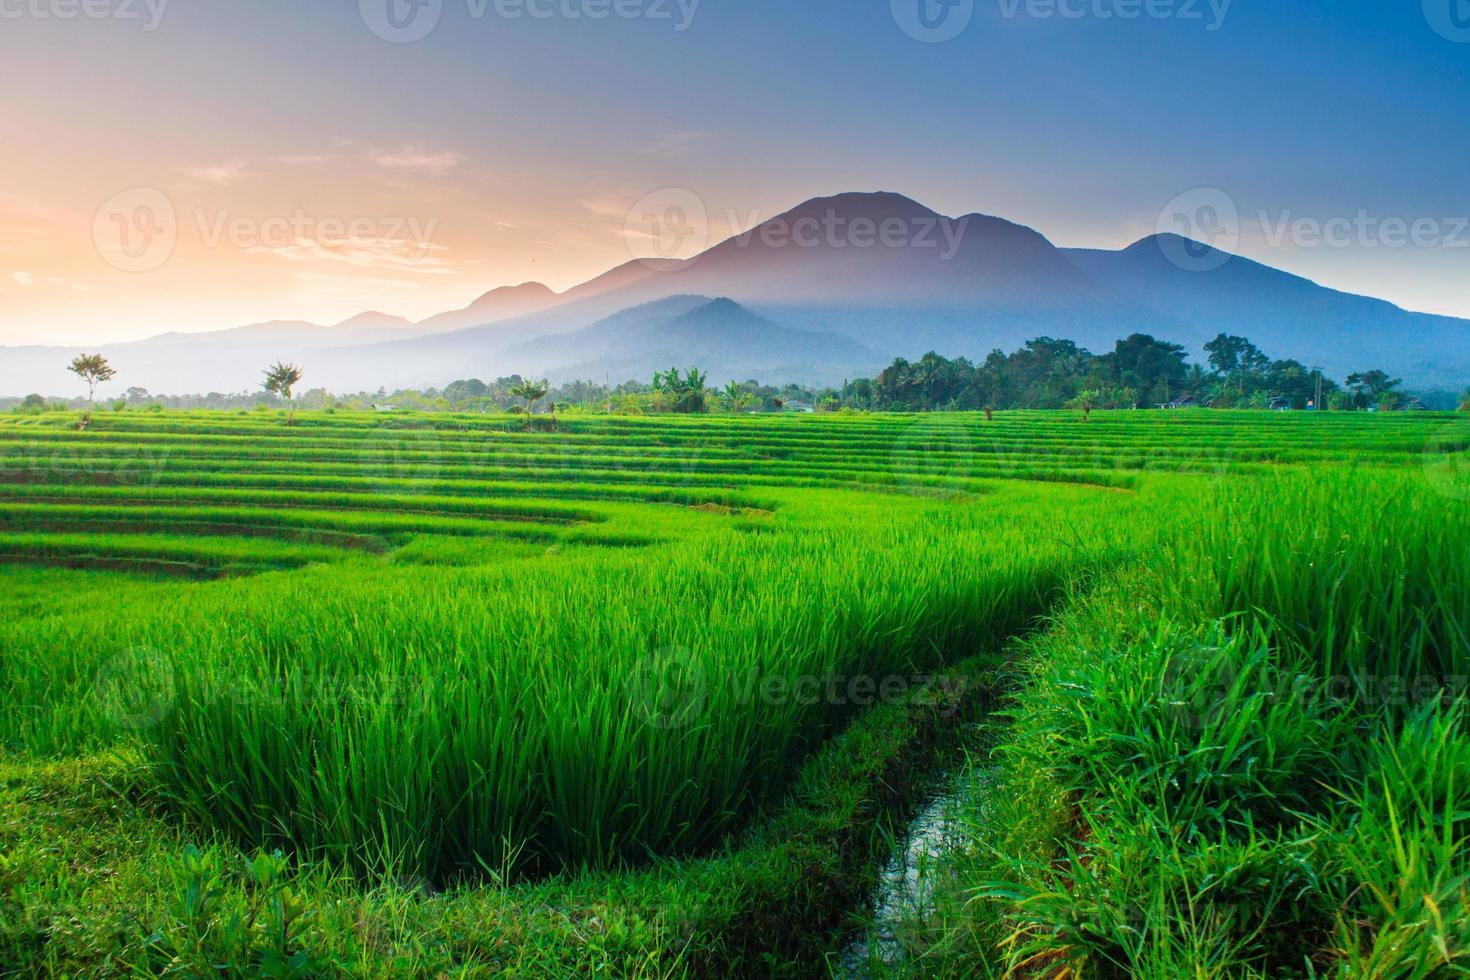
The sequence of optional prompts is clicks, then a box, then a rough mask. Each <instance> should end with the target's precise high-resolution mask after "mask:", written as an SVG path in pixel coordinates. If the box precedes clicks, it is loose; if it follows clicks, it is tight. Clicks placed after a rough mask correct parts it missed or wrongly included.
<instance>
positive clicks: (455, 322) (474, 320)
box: [418, 282, 560, 332]
mask: <svg viewBox="0 0 1470 980" xmlns="http://www.w3.org/2000/svg"><path fill="white" fill-rule="evenodd" d="M559 301H560V300H559V298H558V297H557V294H556V293H554V292H553V291H552V290H551V289H550V288H548V287H546V286H543V285H542V284H541V283H539V282H523V283H521V284H520V285H519V286H502V287H500V288H499V289H492V290H490V291H489V292H488V293H485V294H484V295H483V296H481V297H480V298H479V299H477V300H475V301H474V302H473V303H471V304H470V305H469V306H466V307H465V308H464V309H462V310H450V311H449V312H447V313H440V314H438V315H436V316H431V317H429V318H428V319H427V320H421V321H419V323H418V326H419V327H420V328H421V329H423V330H424V331H425V332H437V331H440V330H455V329H458V328H460V327H473V326H479V325H480V324H486V323H494V322H496V321H497V320H509V319H512V318H514V317H518V316H525V315H526V314H528V313H535V312H537V311H538V310H544V309H547V308H548V307H551V306H555V305H556V304H557V303H558V302H559Z"/></svg>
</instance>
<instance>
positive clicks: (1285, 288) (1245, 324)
mask: <svg viewBox="0 0 1470 980" xmlns="http://www.w3.org/2000/svg"><path fill="white" fill-rule="evenodd" d="M1186 249H1187V250H1188V252H1189V254H1190V255H1191V256H1192V258H1193V259H1194V261H1195V262H1198V265H1195V264H1194V263H1193V262H1191V263H1189V265H1190V268H1181V267H1180V266H1179V265H1178V264H1176V263H1175V262H1173V261H1171V259H1170V256H1178V255H1180V254H1182V253H1184V251H1185V250H1186ZM1066 254H1067V256H1068V257H1069V258H1070V259H1071V260H1072V262H1073V263H1074V264H1075V265H1076V266H1077V267H1078V268H1079V269H1081V270H1082V271H1083V272H1084V273H1086V274H1087V275H1088V276H1089V277H1091V278H1092V279H1093V281H1094V282H1097V283H1099V284H1103V285H1106V287H1107V288H1109V289H1111V290H1113V291H1115V292H1117V293H1119V294H1120V295H1122V296H1124V297H1126V298H1127V299H1129V300H1131V301H1133V302H1135V303H1138V304H1139V305H1142V306H1146V307H1148V308H1149V309H1152V310H1156V311H1158V312H1159V313H1162V314H1165V315H1167V316H1168V317H1170V318H1171V319H1173V320H1175V321H1177V322H1178V324H1179V326H1178V328H1176V329H1175V330H1174V332H1173V334H1172V335H1171V338H1170V339H1173V340H1176V341H1177V342H1180V343H1185V344H1188V345H1190V346H1191V347H1193V348H1195V349H1199V348H1201V347H1203V345H1204V344H1205V343H1206V342H1208V341H1209V340H1211V339H1212V338H1214V337H1215V336H1216V335H1217V334H1219V333H1232V334H1240V335H1244V336H1248V337H1250V338H1251V339H1252V340H1254V341H1255V342H1256V344H1257V345H1258V346H1259V347H1261V348H1262V349H1263V350H1265V351H1266V352H1267V353H1268V354H1273V355H1276V356H1291V357H1294V358H1297V359H1298V360H1301V361H1303V362H1305V363H1306V364H1307V365H1308V366H1313V365H1320V366H1321V367H1322V368H1323V369H1324V370H1326V371H1327V372H1328V373H1329V374H1335V375H1337V376H1339V377H1341V376H1343V375H1346V374H1348V373H1350V372H1352V371H1358V370H1363V369H1364V368H1366V367H1384V368H1386V369H1387V370H1389V371H1391V372H1392V373H1394V374H1401V375H1403V376H1404V377H1406V378H1411V379H1413V380H1414V381H1415V383H1417V384H1447V385H1451V386H1463V385H1464V384H1466V383H1467V382H1470V321H1466V320H1458V319H1455V318H1453V317H1445V316H1434V315H1431V314H1427V313H1411V312H1408V311H1406V310H1403V309H1401V308H1399V307H1397V306H1395V305H1393V304H1392V303H1388V302H1385V301H1383V300H1380V299H1371V298H1368V297H1365V296H1355V295H1353V294H1351V293H1344V292H1339V291H1337V290H1335V289H1328V288H1326V287H1324V286H1319V285H1317V284H1316V283H1314V282H1312V281H1311V280H1309V279H1303V278H1302V277H1300V276H1294V275H1292V274H1291V273H1288V272H1282V271H1281V270H1279V269H1273V268H1271V267H1270V266H1267V265H1262V264H1261V263H1259V262H1253V261H1251V260H1250V259H1247V258H1243V257H1241V256H1237V255H1229V254H1228V253H1224V252H1219V251H1217V250H1214V249H1211V248H1209V247H1208V246H1205V245H1201V244H1199V243H1197V242H1191V241H1189V240H1187V239H1183V238H1180V237H1178V236H1177V235H1155V236H1152V237H1149V238H1145V239H1143V240H1142V241H1139V242H1135V243H1134V244H1133V245H1130V246H1129V247H1128V248H1125V249H1123V250H1121V251H1117V252H1109V251H1098V250H1093V249H1069V250H1067V253H1066ZM1191 269H1203V270H1208V271H1191Z"/></svg>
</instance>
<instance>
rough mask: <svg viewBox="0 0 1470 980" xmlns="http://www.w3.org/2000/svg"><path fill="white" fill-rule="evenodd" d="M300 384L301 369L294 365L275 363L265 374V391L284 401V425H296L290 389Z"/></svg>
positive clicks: (294, 408) (294, 407) (282, 362)
mask: <svg viewBox="0 0 1470 980" xmlns="http://www.w3.org/2000/svg"><path fill="white" fill-rule="evenodd" d="M300 383H301V369H300V368H299V367H297V366H296V365H294V364H287V363H285V362H284V361H277V362H276V363H274V364H272V365H271V366H270V369H269V370H267V371H266V372H265V390H266V391H269V392H270V393H271V394H273V395H280V396H281V397H282V398H284V399H286V424H287V425H295V424H296V403H295V402H293V401H292V400H291V389H292V388H295V387H296V386H297V385H298V384H300Z"/></svg>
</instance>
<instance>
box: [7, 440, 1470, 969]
mask: <svg viewBox="0 0 1470 980" xmlns="http://www.w3.org/2000/svg"><path fill="white" fill-rule="evenodd" d="M1458 425H1460V423H1459V422H1457V421H1456V420H1453V419H1450V418H1447V417H1437V416H1428V415H1405V416H1377V417H1368V416H1359V415H1333V414H1324V415H1320V416H1303V415H1294V416H1293V415H1280V416H1278V415H1266V414H1257V413H1228V412H1221V413H1215V412H1208V413H1206V412H1200V413H1178V414H1174V413H1168V414H1165V413H1099V414H1098V415H1096V416H1095V417H1094V421H1092V422H1090V423H1084V422H1082V421H1081V419H1080V418H1078V417H1077V416H1069V415H1060V414H1046V413H1001V414H1000V415H998V416H997V418H996V420H995V421H994V422H993V423H986V422H985V421H984V420H983V419H981V418H979V417H971V416H928V417H902V416H842V417H830V416H826V417H824V416H818V417H808V418H791V417H783V418H776V419H772V418H759V417H756V418H744V417H734V418H711V419H682V418H659V419H653V418H650V419H629V418H596V417H579V418H574V419H572V420H568V421H566V422H564V423H563V424H562V426H561V428H560V430H559V431H556V432H548V431H542V430H536V431H525V430H524V429H523V428H520V427H518V426H516V425H515V424H514V423H511V422H506V421H503V420H497V419H494V418H493V417H471V416H465V417H449V416H434V417H424V418H417V417H413V416H394V417H392V418H383V417H381V416H355V415H351V414H343V413H338V414H333V415H330V416H328V415H322V416H315V415H312V414H311V413H306V414H303V415H302V416H301V418H300V420H299V424H298V425H295V426H290V427H287V426H284V425H282V424H280V423H279V421H277V420H272V419H268V418H260V417H255V416H229V415H214V414H210V413H171V414H157V415H154V414H150V415H132V414H129V413H121V414H117V415H112V416H103V417H99V418H98V419H97V420H96V423H95V424H94V426H93V427H91V428H89V429H88V430H87V431H85V432H77V431H75V430H73V429H70V428H68V427H67V425H66V424H65V420H59V419H53V418H49V417H48V418H45V419H16V420H4V421H0V554H4V555H5V558H6V560H7V561H8V562H10V563H11V564H10V565H9V566H7V567H5V568H3V569H0V578H3V579H4V580H5V582H6V584H7V590H6V595H5V596H4V597H3V598H0V610H3V611H4V612H6V614H7V615H6V616H5V618H4V621H3V622H0V643H3V649H4V650H5V651H6V655H5V657H4V658H3V659H0V685H3V689H4V690H5V691H6V692H7V694H8V697H9V699H10V702H11V703H12V704H13V705H14V707H15V709H16V710H13V711H11V712H8V713H6V715H5V716H4V717H3V718H0V740H3V744H4V745H5V746H6V750H5V757H4V763H3V766H4V769H3V771H4V774H5V775H4V780H3V785H4V787H5V788H4V794H5V795H4V798H3V799H4V802H3V803H0V813H3V818H0V819H3V823H0V827H3V831H0V926H3V928H0V935H3V936H4V937H5V938H4V942H3V943H0V973H3V972H6V971H7V970H8V971H12V972H34V971H35V970H37V969H42V970H45V971H47V972H64V971H71V972H74V973H104V974H107V973H127V974H130V975H131V974H136V973H146V974H151V973H162V972H167V971H170V970H172V971H174V972H183V973H191V972H198V971H202V970H205V969H209V968H211V967H210V964H223V966H222V967H220V969H221V970H222V972H225V973H235V974H239V975H249V974H252V973H259V972H267V971H268V972H273V973H274V974H275V975H318V974H323V973H326V974H335V973H349V974H354V975H373V976H386V975H402V974H403V973H418V974H446V975H457V974H463V975H480V974H486V975H488V974H489V973H494V972H509V973H512V974H521V975H532V976H536V975H567V973H568V971H570V972H578V973H580V972H586V971H591V970H601V971H603V972H610V973H612V974H614V975H636V976H675V975H687V974H699V975H708V974H718V973H729V972H735V973H743V974H746V975H748V974H750V973H751V972H761V973H774V974H778V975H812V974H821V973H823V972H825V971H826V970H827V969H828V968H829V966H830V965H831V964H834V963H835V962H836V959H835V958H834V956H833V955H832V954H834V953H835V951H836V950H838V949H839V948H840V947H841V946H842V945H843V942H844V939H843V934H844V933H845V932H849V931H852V930H858V929H861V928H862V922H861V917H860V916H859V915H857V914H856V913H858V912H859V911H860V908H859V907H860V906H861V904H862V896H863V895H864V894H865V892H866V890H867V889H869V888H871V887H872V885H873V883H874V881H875V880H876V869H877V868H878V867H879V866H881V862H882V857H883V851H884V841H885V840H887V839H888V836H889V835H891V834H893V833H895V832H896V831H897V829H898V828H899V827H900V826H901V822H902V819H903V818H904V816H905V814H907V813H909V812H911V810H912V808H913V807H914V805H915V804H916V803H917V802H918V798H919V795H920V794H921V793H922V792H923V791H924V788H925V787H926V786H928V785H929V778H928V776H927V775H926V773H928V772H929V770H930V768H931V765H930V763H931V762H932V761H933V752H934V750H935V747H936V746H937V745H939V744H940V742H943V744H946V745H951V744H954V742H955V740H957V739H959V740H969V741H970V742H971V744H972V746H973V759H972V760H971V763H970V768H968V769H962V770H961V771H960V772H959V773H958V774H957V775H956V776H955V777H954V778H956V779H958V780H960V781H962V782H967V783H970V784H973V787H979V788H980V789H975V790H974V791H967V792H965V793H962V794H960V798H961V799H963V800H964V801H965V803H964V805H963V807H962V809H963V810H964V811H965V812H966V813H967V815H968V816H967V820H968V829H967V832H966V834H965V835H964V837H965V839H966V841H967V843H966V844H965V845H964V846H960V847H956V848H954V849H953V850H952V851H951V852H947V853H945V854H944V855H942V857H941V859H940V860H939V861H938V862H937V865H936V868H935V869H934V874H935V875H937V876H938V877H939V880H940V882H941V887H940V888H939V889H938V891H937V894H938V900H937V902H936V904H935V906H934V907H933V908H932V909H927V910H924V911H923V914H922V915H919V916H917V917H916V919H915V921H912V922H908V923H905V924H904V925H903V928H902V929H901V930H900V935H901V937H902V939H903V946H904V952H905V957H904V959H903V960H902V961H901V962H897V963H893V964H890V965H889V967H888V968H889V969H891V970H893V971H895V972H906V971H907V972H913V973H915V974H918V975H954V976H962V975H963V976H969V975H976V974H979V975H1003V974H1005V973H1006V972H1008V971H1010V972H1012V973H1014V974H1015V975H1038V976H1048V975H1061V974H1062V973H1063V972H1064V971H1069V972H1073V973H1080V974H1085V975H1098V976H1109V975H1119V976H1122V975H1141V976H1157V977H1165V976H1169V977H1172V976H1178V975H1181V974H1182V973H1183V974H1190V975H1196V976H1240V975H1258V976H1282V975H1302V976H1312V975H1315V976H1324V975H1342V976H1359V975H1379V976H1389V975H1394V976H1399V975H1405V976H1415V975H1419V976H1430V975H1450V974H1452V973H1453V971H1456V970H1461V971H1463V968H1464V965H1465V962H1466V961H1465V960H1464V957H1465V956H1466V955H1467V940H1470V936H1467V933H1466V929H1467V925H1466V924H1467V922H1470V907H1467V902H1466V891H1467V887H1470V885H1467V881H1470V877H1467V876H1470V867H1467V862H1466V857H1465V852H1464V847H1463V842H1464V838H1465V831H1466V829H1467V823H1470V817H1467V816H1466V814H1467V813H1470V797H1467V796H1466V793H1467V790H1466V788H1465V786H1466V785H1467V784H1470V780H1467V779H1466V777H1465V773H1466V771H1467V770H1466V768H1465V765H1464V763H1465V762H1466V761H1467V753H1470V741H1467V736H1466V729H1465V724H1464V722H1465V712H1466V710H1467V709H1466V706H1465V703H1464V701H1463V695H1464V694H1465V692H1464V684H1463V675H1465V674H1466V673H1470V671H1467V670H1466V664H1467V656H1466V653H1467V649H1466V648H1467V627H1470V588H1467V585H1470V582H1467V581H1466V578H1467V576H1470V571H1467V565H1466V563H1465V561H1464V555H1465V554H1466V552H1467V545H1470V539H1467V535H1470V531H1467V530H1466V529H1467V528H1470V522H1467V521H1466V518H1467V517H1470V514H1467V513H1466V512H1467V510H1470V506H1467V504H1466V502H1465V496H1466V495H1464V494H1461V493H1458V492H1457V490H1458V483H1457V482H1456V481H1457V479H1458V474H1459V473H1462V472H1463V470H1461V469H1458V468H1457V467H1458V460H1459V459H1460V455H1461V454H1463V451H1464V441H1463V440H1456V439H1446V437H1445V433H1446V432H1449V431H1451V430H1454V429H1456V426H1458ZM55 566H67V567H65V568H61V567H55ZM88 569H90V570H88ZM165 572H182V573H183V574H184V575H185V576H186V577H183V578H173V579H168V580H165V579H163V578H160V577H159V575H160V574H161V573H165ZM226 574H227V575H229V576H230V577H229V578H228V579H224V580H219V581H212V580H210V579H211V578H212V577H214V576H219V575H226ZM1001 650H1009V651H1011V655H1012V656H1013V657H1014V663H1013V666H1010V667H1005V666H1004V663H1003V662H1002V661H997V660H995V659H994V658H993V657H992V658H991V659H988V660H986V661H984V663H985V664H986V665H987V666H986V667H985V671H986V676H987V677H992V679H990V680H987V681H985V683H984V684H983V685H981V686H982V687H983V688H984V690H985V691H986V692H988V693H987V695H986V697H984V698H981V701H982V702H985V701H987V699H988V698H989V697H990V696H993V694H994V693H995V688H996V685H997V683H999V682H997V681H996V680H994V679H993V676H999V677H1003V678H1006V680H1005V682H1004V684H1003V685H1002V686H1004V687H1005V688H1006V689H1007V690H1008V691H1009V692H1010V700H1009V702H1008V703H1007V706H1006V710H1005V712H1004V713H1001V714H992V715H990V716H989V717H988V718H987V720H986V728H987V730H988V734H986V736H985V737H984V738H980V737H978V736H974V737H972V733H970V729H969V728H966V727H963V726H961V727H958V728H955V727H953V726H951V727H949V728H947V729H946V728H944V726H940V728H938V729H936V728H935V725H934V720H935V719H934V717H933V712H932V711H929V710H927V709H923V710H916V709H915V708H914V707H913V698H914V697H915V694H914V692H915V691H923V690H930V691H932V690H934V687H933V685H932V684H931V685H929V686H928V687H927V688H926V686H925V684H924V683H922V678H925V677H927V676H928V675H932V674H935V673H939V674H945V673H947V672H952V671H954V670H955V665H957V664H961V663H967V664H970V666H967V667H966V668H965V670H964V671H963V673H964V674H965V675H966V676H969V674H970V673H972V672H973V671H974V669H975V668H974V666H973V663H974V662H973V661H972V659H971V658H973V657H975V655H976V654H980V653H984V652H986V651H1001ZM997 667H999V668H1003V669H1001V671H1000V673H999V675H994V668H997ZM1456 678H1459V681H1457V680H1456ZM1457 685H1458V686H1457ZM939 689H940V690H941V691H945V692H948V690H949V689H948V688H947V687H945V686H943V685H941V687H940V688H939ZM968 703H969V702H967V704H968ZM906 706H908V707H906ZM947 717H952V716H947ZM941 729H943V730H944V731H947V732H948V733H949V734H947V735H945V736H944V738H943V739H940V741H936V738H937V736H936V734H935V733H936V732H937V731H940V730H941ZM992 745H998V747H997V748H991V746H992ZM926 760H927V761H926ZM48 842H50V843H48ZM138 852H141V853H142V854H143V857H138V856H136V855H137V853H138ZM277 854H279V855H280V857H279V858H277V857H274V855H277ZM128 895H136V896H138V897H137V899H136V901H135V902H134V903H133V904H131V905H130V904H129V900H128V899H127V898H126V897H125V896H128ZM1416 971H1417V972H1416ZM1446 971H1449V973H1447V972H1446Z"/></svg>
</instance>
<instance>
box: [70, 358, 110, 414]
mask: <svg viewBox="0 0 1470 980" xmlns="http://www.w3.org/2000/svg"><path fill="white" fill-rule="evenodd" d="M67 370H68V371H70V372H71V373H72V374H75V375H76V376H77V377H79V378H81V379H82V380H83V381H84V382H86V384H87V414H88V415H91V414H92V400H93V396H94V395H95V394H96V392H97V386H98V385H99V384H102V383H103V382H105V381H111V380H112V379H113V378H115V377H117V372H116V371H114V370H113V369H112V365H111V364H108V363H107V358H105V357H103V356H102V355H101V354H81V355H79V356H77V357H76V358H73V359H72V362H71V364H70V365H68V367H67Z"/></svg>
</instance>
